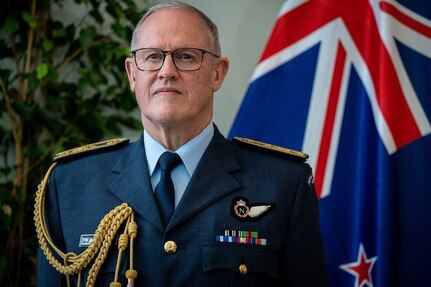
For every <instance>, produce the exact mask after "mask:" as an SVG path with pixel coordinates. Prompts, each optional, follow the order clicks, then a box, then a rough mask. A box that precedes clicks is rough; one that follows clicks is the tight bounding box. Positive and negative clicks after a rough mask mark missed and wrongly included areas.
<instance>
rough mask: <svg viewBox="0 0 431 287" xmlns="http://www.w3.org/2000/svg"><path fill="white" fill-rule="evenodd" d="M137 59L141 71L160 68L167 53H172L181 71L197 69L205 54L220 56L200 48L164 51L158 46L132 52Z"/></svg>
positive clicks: (137, 65)
mask: <svg viewBox="0 0 431 287" xmlns="http://www.w3.org/2000/svg"><path fill="white" fill-rule="evenodd" d="M130 53H131V54H132V55H133V58H134V59H135V63H136V67H137V68H138V69H139V70H141V71H157V70H160V69H161V68H162V66H163V63H164V62H165V59H166V55H167V54H171V56H172V60H173V61H174V65H175V67H176V68H177V69H178V70H179V71H196V70H199V69H200V68H201V67H202V61H203V58H204V54H210V55H212V56H214V57H216V58H219V57H220V56H218V55H216V54H214V53H211V52H209V51H206V50H203V49H198V48H180V49H175V50H173V51H163V50H161V49H157V48H141V49H137V50H134V51H131V52H130Z"/></svg>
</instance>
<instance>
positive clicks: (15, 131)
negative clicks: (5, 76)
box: [0, 81, 18, 140]
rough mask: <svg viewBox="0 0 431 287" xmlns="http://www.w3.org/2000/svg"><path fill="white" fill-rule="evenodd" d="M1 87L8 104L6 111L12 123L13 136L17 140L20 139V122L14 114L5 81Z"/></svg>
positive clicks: (0, 84)
mask: <svg viewBox="0 0 431 287" xmlns="http://www.w3.org/2000/svg"><path fill="white" fill-rule="evenodd" d="M0 86H1V89H2V91H3V94H4V99H5V102H6V110H7V115H8V118H9V121H10V123H11V129H12V134H13V137H14V139H15V140H17V139H18V122H17V120H16V118H15V116H14V114H13V111H12V106H11V104H10V97H9V94H8V92H7V90H6V86H5V84H4V83H3V81H1V82H0Z"/></svg>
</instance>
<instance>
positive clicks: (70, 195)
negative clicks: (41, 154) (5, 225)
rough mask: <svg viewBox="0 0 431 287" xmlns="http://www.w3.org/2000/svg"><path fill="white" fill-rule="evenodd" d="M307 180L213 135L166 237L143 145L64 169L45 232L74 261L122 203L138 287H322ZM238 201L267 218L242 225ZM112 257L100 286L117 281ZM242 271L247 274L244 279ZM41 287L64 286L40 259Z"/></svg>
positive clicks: (290, 166) (291, 162)
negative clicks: (131, 219)
mask: <svg viewBox="0 0 431 287" xmlns="http://www.w3.org/2000/svg"><path fill="white" fill-rule="evenodd" d="M310 175H311V169H310V167H309V165H308V164H306V163H304V162H303V161H302V160H298V159H292V158H287V157H283V156H280V155H277V154H275V153H272V152H266V151H264V150H255V149H253V148H250V147H248V146H243V145H240V144H237V143H234V142H231V141H229V140H226V139H225V138H224V137H223V136H222V135H221V134H220V133H219V132H218V130H217V129H215V134H214V137H213V139H212V141H211V143H210V145H209V146H208V148H207V150H206V151H205V153H204V155H203V157H202V159H201V161H200V163H199V165H198V167H197V169H196V171H195V173H194V174H193V176H192V178H191V180H190V183H189V185H188V187H187V189H186V191H185V193H184V196H183V198H182V199H181V201H180V203H179V204H178V206H177V208H176V210H175V212H174V214H173V216H172V219H171V221H170V223H169V225H168V226H167V228H166V230H165V228H164V226H163V223H162V219H161V217H160V215H159V211H158V209H157V205H156V202H155V198H154V195H153V191H152V188H151V183H150V177H149V172H148V165H147V160H146V156H145V148H144V143H143V137H142V136H141V138H140V139H139V140H138V141H136V142H133V143H129V144H126V145H123V146H121V147H118V148H115V149H112V150H101V151H99V152H97V153H94V154H91V155H86V156H82V157H77V158H73V159H71V160H68V161H65V162H62V163H60V164H59V165H58V166H57V167H56V168H55V169H54V171H53V173H52V174H51V177H50V181H49V187H48V191H47V195H46V197H47V199H46V216H47V224H48V226H49V230H50V234H51V237H52V238H53V240H54V241H55V243H56V245H57V246H59V247H60V249H62V251H64V252H75V253H76V254H79V253H81V252H82V251H84V248H80V247H79V240H80V236H81V235H83V234H94V232H95V230H96V228H97V226H98V224H99V222H100V220H101V219H102V218H103V217H104V216H105V214H107V213H108V212H109V211H110V210H112V209H114V208H115V207H116V206H118V205H120V204H121V203H123V202H126V203H128V204H129V206H131V207H132V208H133V210H134V212H135V220H136V222H137V224H138V237H137V239H136V240H135V244H134V246H135V251H134V258H135V260H134V267H135V268H134V269H136V270H137V271H138V278H137V281H135V286H137V287H140V286H145V287H162V286H165V287H167V286H169V287H174V286H191V287H193V286H205V287H224V286H235V287H241V286H244V287H251V286H291V287H294V286H301V287H307V286H310V287H318V286H327V273H326V272H327V270H326V265H325V258H324V252H323V244H322V236H321V231H320V226H319V211H318V203H317V198H316V194H315V192H314V190H313V187H312V184H310V182H309V179H310ZM238 198H240V199H244V200H246V201H247V202H248V203H247V204H248V206H249V207H251V206H254V205H271V209H270V210H269V211H267V212H265V213H264V214H262V215H260V216H258V217H257V218H246V219H241V218H239V217H238V216H237V215H235V212H234V211H233V205H235V201H237V200H238ZM225 230H229V231H231V230H242V231H254V232H258V236H259V237H260V238H264V239H266V245H258V244H244V243H226V242H218V241H217V240H216V237H217V236H218V235H225ZM168 240H171V241H174V242H175V243H176V244H177V251H176V252H175V253H173V254H168V253H166V252H165V251H164V247H163V246H164V243H165V242H166V241H168ZM127 250H128V249H127ZM117 253H118V249H117V246H115V245H114V244H113V246H111V249H110V253H109V255H108V257H107V259H106V261H105V262H104V264H103V265H102V268H101V271H100V273H99V275H98V280H97V284H96V286H109V283H110V282H111V281H112V280H113V276H114V272H115V266H116V260H117ZM127 265H128V252H126V253H125V256H123V257H122V264H121V268H120V273H121V274H122V275H124V273H125V271H126V270H127V268H128V267H127ZM240 265H243V266H244V265H245V266H246V267H247V268H246V270H247V272H246V273H245V274H242V273H241V272H240V268H239V266H240ZM87 271H88V270H87ZM242 271H244V269H243V270H242ZM243 273H244V272H243ZM84 275H85V274H84ZM83 280H85V278H84V279H83ZM121 280H124V278H121ZM81 284H82V283H81ZM82 285H83V284H82ZM39 286H50V287H53V286H66V285H65V281H64V276H63V275H61V276H60V274H59V273H58V272H57V271H56V270H55V269H54V268H52V267H51V265H49V263H48V262H47V261H46V259H45V257H44V255H43V254H40V256H39ZM123 286H126V284H125V283H124V284H123Z"/></svg>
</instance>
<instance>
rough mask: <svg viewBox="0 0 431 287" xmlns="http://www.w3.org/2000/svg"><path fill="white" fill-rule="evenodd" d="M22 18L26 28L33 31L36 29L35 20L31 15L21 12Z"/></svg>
mask: <svg viewBox="0 0 431 287" xmlns="http://www.w3.org/2000/svg"><path fill="white" fill-rule="evenodd" d="M22 18H23V19H24V21H25V22H27V24H28V26H29V27H30V28H31V29H34V28H36V27H37V21H36V18H35V17H34V16H33V15H31V14H30V13H28V12H25V11H24V12H22Z"/></svg>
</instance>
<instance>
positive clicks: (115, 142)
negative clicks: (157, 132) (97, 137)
mask: <svg viewBox="0 0 431 287" xmlns="http://www.w3.org/2000/svg"><path fill="white" fill-rule="evenodd" d="M128 142H129V139H126V138H118V139H110V140H106V141H101V142H97V143H92V144H87V145H84V146H80V147H76V148H73V149H69V150H65V151H62V152H59V153H57V154H56V155H55V157H54V159H53V161H54V162H60V161H63V160H69V159H72V158H75V157H79V156H82V155H87V154H90V153H94V152H96V151H100V150H108V149H113V148H115V147H120V146H122V145H124V144H127V143H128Z"/></svg>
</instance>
